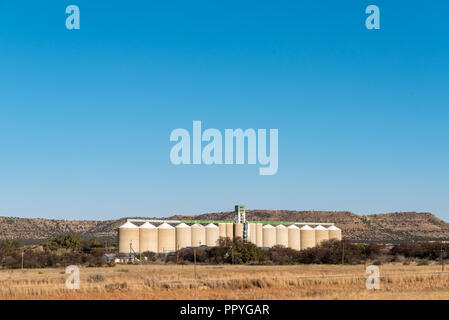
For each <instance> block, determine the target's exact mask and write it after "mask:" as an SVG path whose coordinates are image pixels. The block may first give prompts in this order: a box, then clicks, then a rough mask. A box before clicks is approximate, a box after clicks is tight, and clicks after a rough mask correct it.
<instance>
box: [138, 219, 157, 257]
mask: <svg viewBox="0 0 449 320" xmlns="http://www.w3.org/2000/svg"><path fill="white" fill-rule="evenodd" d="M139 239H140V240H139V250H140V252H146V251H151V252H157V228H156V227H155V226H153V225H152V224H151V223H149V222H145V223H144V224H142V225H141V226H140V227H139Z"/></svg>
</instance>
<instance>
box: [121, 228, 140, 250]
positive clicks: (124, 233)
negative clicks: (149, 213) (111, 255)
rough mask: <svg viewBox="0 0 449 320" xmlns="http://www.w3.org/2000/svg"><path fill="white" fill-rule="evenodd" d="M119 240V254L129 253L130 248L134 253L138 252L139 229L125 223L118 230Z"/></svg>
mask: <svg viewBox="0 0 449 320" xmlns="http://www.w3.org/2000/svg"><path fill="white" fill-rule="evenodd" d="M118 230H119V231H118V238H119V252H120V253H131V252H132V251H131V248H132V250H133V251H134V252H140V251H139V250H140V249H139V241H140V240H139V227H138V226H136V225H135V224H132V223H131V222H129V221H127V222H126V223H125V224H123V225H121V226H120V227H119V228H118Z"/></svg>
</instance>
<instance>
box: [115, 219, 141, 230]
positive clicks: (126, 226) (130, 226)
mask: <svg viewBox="0 0 449 320" xmlns="http://www.w3.org/2000/svg"><path fill="white" fill-rule="evenodd" d="M119 228H120V229H137V228H138V227H137V226H136V225H135V224H133V223H131V222H129V221H126V222H125V223H124V224H122V225H121V226H120V227H119Z"/></svg>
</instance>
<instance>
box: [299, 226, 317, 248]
mask: <svg viewBox="0 0 449 320" xmlns="http://www.w3.org/2000/svg"><path fill="white" fill-rule="evenodd" d="M299 231H300V237H301V250H304V249H308V248H312V247H314V246H315V230H314V229H313V228H311V227H310V226H309V225H305V226H303V227H302V228H301V229H299Z"/></svg>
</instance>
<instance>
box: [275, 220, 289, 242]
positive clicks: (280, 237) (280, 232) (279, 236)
mask: <svg viewBox="0 0 449 320" xmlns="http://www.w3.org/2000/svg"><path fill="white" fill-rule="evenodd" d="M276 245H278V246H284V247H288V229H287V227H286V226H284V225H282V224H280V225H278V226H276Z"/></svg>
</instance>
